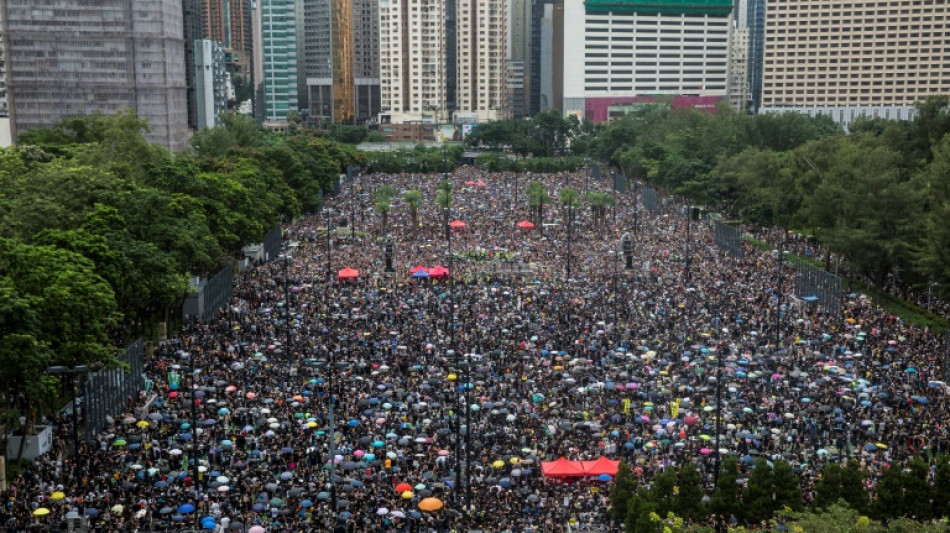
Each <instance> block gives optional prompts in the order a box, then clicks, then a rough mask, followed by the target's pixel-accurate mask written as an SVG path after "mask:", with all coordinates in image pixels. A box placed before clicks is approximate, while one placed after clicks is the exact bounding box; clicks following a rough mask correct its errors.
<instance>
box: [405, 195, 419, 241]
mask: <svg viewBox="0 0 950 533" xmlns="http://www.w3.org/2000/svg"><path fill="white" fill-rule="evenodd" d="M402 200H403V202H405V203H406V207H408V208H409V218H410V220H412V230H413V231H415V230H416V228H417V227H418V226H419V220H418V216H419V206H420V205H422V192H420V191H418V190H415V189H413V190H411V191H406V193H405V194H403V195H402Z"/></svg>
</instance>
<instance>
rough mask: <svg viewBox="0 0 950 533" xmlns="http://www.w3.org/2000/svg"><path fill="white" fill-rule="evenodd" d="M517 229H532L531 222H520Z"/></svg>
mask: <svg viewBox="0 0 950 533" xmlns="http://www.w3.org/2000/svg"><path fill="white" fill-rule="evenodd" d="M518 227H519V228H521V229H531V228H533V227H534V224H532V223H531V222H528V221H527V220H522V221H521V222H519V223H518Z"/></svg>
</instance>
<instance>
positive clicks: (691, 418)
mask: <svg viewBox="0 0 950 533" xmlns="http://www.w3.org/2000/svg"><path fill="white" fill-rule="evenodd" d="M683 422H686V425H687V426H695V425H696V424H698V423H699V417H698V416H696V415H687V417H686V419H685V420H683Z"/></svg>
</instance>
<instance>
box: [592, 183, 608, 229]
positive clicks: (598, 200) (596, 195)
mask: <svg viewBox="0 0 950 533" xmlns="http://www.w3.org/2000/svg"><path fill="white" fill-rule="evenodd" d="M607 196H608V195H607V194H606V193H602V192H600V191H590V192H589V193H587V203H588V204H589V205H590V210H591V214H592V215H593V218H594V221H595V222H603V215H604V206H606V205H607V198H606V197H607Z"/></svg>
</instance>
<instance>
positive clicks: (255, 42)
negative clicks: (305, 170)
mask: <svg viewBox="0 0 950 533" xmlns="http://www.w3.org/2000/svg"><path fill="white" fill-rule="evenodd" d="M262 1H263V0H251V57H252V59H251V72H252V73H253V74H252V76H251V79H252V92H251V94H252V95H253V99H254V105H253V108H254V109H253V113H254V118H255V119H256V120H257V121H258V122H264V107H265V106H264V17H263V6H261V2H262Z"/></svg>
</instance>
